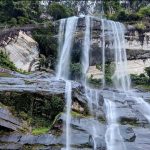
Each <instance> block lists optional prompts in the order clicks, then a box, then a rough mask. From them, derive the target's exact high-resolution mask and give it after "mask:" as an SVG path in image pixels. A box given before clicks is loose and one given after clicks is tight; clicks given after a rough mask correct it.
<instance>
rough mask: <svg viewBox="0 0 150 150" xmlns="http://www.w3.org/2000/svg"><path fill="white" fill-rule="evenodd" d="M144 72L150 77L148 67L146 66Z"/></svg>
mask: <svg viewBox="0 0 150 150" xmlns="http://www.w3.org/2000/svg"><path fill="white" fill-rule="evenodd" d="M145 72H146V74H147V75H148V77H149V78H150V67H146V68H145Z"/></svg>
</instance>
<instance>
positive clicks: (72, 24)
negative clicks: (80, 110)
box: [57, 17, 78, 150]
mask: <svg viewBox="0 0 150 150" xmlns="http://www.w3.org/2000/svg"><path fill="white" fill-rule="evenodd" d="M62 22H63V21H62ZM77 22H78V18H77V17H70V18H68V19H67V23H66V31H65V37H64V43H63V46H62V50H60V57H59V61H58V65H57V79H64V80H65V81H66V88H65V98H66V109H67V110H66V150H70V143H71V139H70V137H71V132H70V121H71V115H70V111H71V104H72V98H71V93H72V92H71V91H72V87H71V82H70V81H69V68H70V55H71V48H72V41H73V38H74V33H75V31H76V26H77ZM62 28H63V27H62ZM60 30H61V29H60ZM62 30H63V29H62ZM60 37H61V36H60ZM59 41H60V40H59ZM60 47H61V46H60Z"/></svg>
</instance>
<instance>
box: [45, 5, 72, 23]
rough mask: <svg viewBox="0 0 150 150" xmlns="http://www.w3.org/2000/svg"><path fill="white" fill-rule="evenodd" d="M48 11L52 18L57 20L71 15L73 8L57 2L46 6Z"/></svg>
mask: <svg viewBox="0 0 150 150" xmlns="http://www.w3.org/2000/svg"><path fill="white" fill-rule="evenodd" d="M48 13H49V14H50V15H51V16H52V17H53V18H54V20H58V19H62V18H67V17H69V16H72V15H73V10H71V9H69V8H68V7H65V6H64V5H61V4H59V3H52V4H51V5H49V7H48Z"/></svg>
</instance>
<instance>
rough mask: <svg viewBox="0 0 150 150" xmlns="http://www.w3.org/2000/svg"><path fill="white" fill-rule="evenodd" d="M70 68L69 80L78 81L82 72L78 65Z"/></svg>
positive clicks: (74, 64)
mask: <svg viewBox="0 0 150 150" xmlns="http://www.w3.org/2000/svg"><path fill="white" fill-rule="evenodd" d="M70 67H71V79H80V77H81V74H82V70H81V64H80V63H73V64H71V65H70Z"/></svg>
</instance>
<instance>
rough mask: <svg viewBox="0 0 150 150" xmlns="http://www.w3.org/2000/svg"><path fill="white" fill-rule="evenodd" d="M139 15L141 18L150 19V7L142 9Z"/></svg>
mask: <svg viewBox="0 0 150 150" xmlns="http://www.w3.org/2000/svg"><path fill="white" fill-rule="evenodd" d="M137 14H138V15H139V17H150V6H145V7H141V8H140V9H139V11H138V13H137Z"/></svg>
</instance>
